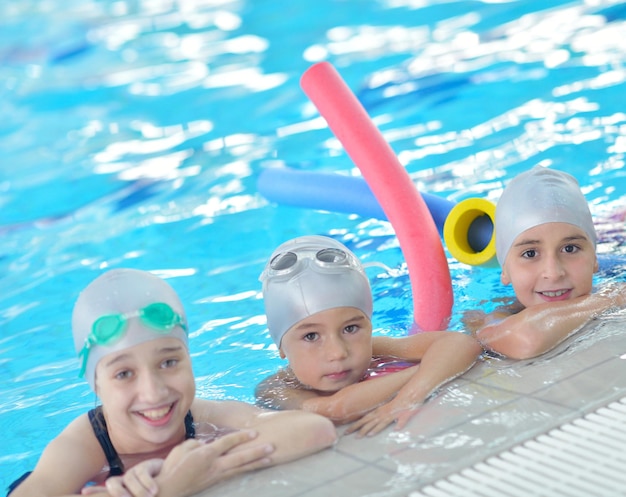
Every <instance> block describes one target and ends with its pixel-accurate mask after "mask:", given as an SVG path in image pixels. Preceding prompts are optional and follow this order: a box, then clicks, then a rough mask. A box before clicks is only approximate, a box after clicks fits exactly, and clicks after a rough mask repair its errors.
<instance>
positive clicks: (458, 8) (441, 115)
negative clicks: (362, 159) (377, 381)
mask: <svg viewBox="0 0 626 497" xmlns="http://www.w3.org/2000/svg"><path fill="white" fill-rule="evenodd" d="M625 29H626V3H624V2H618V1H611V0H594V1H591V0H589V1H582V0H579V1H572V2H566V1H553V2H546V1H545V0H517V1H515V0H511V1H499V2H493V1H469V0H468V1H446V2H441V1H436V0H352V1H348V0H316V1H315V2H313V1H310V0H305V1H302V2H270V1H265V0H262V1H252V0H230V1H229V0H223V1H219V2H217V1H215V2H213V1H206V0H205V1H202V0H195V1H194V0H188V1H186V2H165V1H164V2H142V1H139V0H126V1H124V0H119V1H95V0H70V1H66V0H64V1H61V0H48V1H45V2H44V1H31V2H21V1H18V0H12V1H7V2H2V3H0V111H1V115H2V117H3V119H2V121H1V122H0V149H1V150H2V159H1V168H0V234H1V236H0V285H1V286H0V329H1V336H0V375H1V377H2V378H3V381H2V383H1V384H0V426H2V427H3V428H4V430H3V434H4V440H3V444H2V450H1V452H0V467H1V468H2V469H1V471H0V487H1V488H4V487H6V485H7V484H8V482H9V481H10V480H11V479H12V478H13V477H15V476H17V475H19V474H21V473H22V472H23V471H25V470H27V469H30V468H32V467H33V465H34V464H35V462H36V460H37V458H38V456H39V454H40V452H41V450H42V448H43V447H44V446H45V444H46V443H47V441H48V440H49V439H50V438H51V437H53V436H54V435H55V434H56V433H58V431H59V430H60V429H61V428H62V427H63V426H65V425H66V424H67V423H68V422H69V421H70V420H71V419H72V418H73V417H75V416H76V415H78V414H79V413H82V412H84V411H85V409H87V408H88V407H91V406H92V405H93V404H94V403H95V402H96V399H95V398H94V395H93V394H92V393H90V391H89V389H88V387H87V385H86V384H85V383H84V382H83V381H82V380H80V379H78V378H77V372H78V363H77V361H76V359H75V357H74V353H73V348H72V340H71V334H70V315H71V309H72V305H73V302H74V300H75V298H76V296H77V293H78V292H79V291H80V289H81V288H83V287H84V286H85V285H86V284H87V283H88V282H89V281H90V280H92V279H93V278H94V277H95V276H96V275H98V274H100V272H101V271H102V270H103V269H106V268H112V267H124V266H127V267H136V268H141V269H146V270H151V271H154V272H156V273H157V274H159V275H161V276H163V277H166V278H167V279H168V281H170V283H171V284H172V285H173V286H174V287H175V288H176V290H177V291H178V292H179V294H180V295H181V297H182V299H183V301H184V302H185V303H186V308H187V312H188V316H189V319H190V323H191V330H192V340H191V344H192V345H191V347H192V352H193V356H194V364H195V371H196V374H197V385H198V393H199V395H202V396H207V397H213V398H222V397H224V398H236V399H241V400H247V401H252V400H253V396H252V391H253V387H254V385H255V383H256V382H257V381H258V380H259V379H261V378H263V377H264V376H265V375H266V374H268V373H269V372H272V371H275V370H276V369H277V368H278V367H280V366H281V365H282V364H283V363H282V361H280V360H279V358H278V357H277V354H276V350H275V348H274V347H273V346H272V345H271V344H270V340H269V337H268V336H267V334H266V331H265V321H264V317H263V314H262V301H261V298H260V293H259V292H260V286H259V283H258V281H257V277H258V275H259V273H260V272H261V269H262V267H263V264H264V260H265V258H266V257H267V256H268V255H269V254H270V253H271V251H272V250H273V248H274V247H275V246H276V245H278V244H279V243H280V242H282V241H284V240H286V239H287V238H290V237H293V236H296V235H302V234H309V233H319V234H326V235H331V236H335V237H337V238H339V239H340V240H342V241H343V242H345V243H346V244H347V245H348V246H349V247H350V248H352V249H353V250H354V251H355V252H356V253H357V254H358V255H359V256H360V257H362V258H363V260H365V261H380V262H384V263H385V264H387V265H388V266H390V267H391V268H392V271H391V272H389V273H384V272H382V273H381V272H376V271H373V272H372V273H371V278H372V287H373V292H374V295H375V302H376V305H375V307H376V309H375V315H374V325H375V328H376V330H377V332H379V333H389V334H402V333H404V332H406V330H407V329H408V328H409V326H410V324H411V322H412V312H413V308H412V300H411V288H410V285H409V277H408V274H407V272H406V266H405V264H404V259H403V256H402V252H401V250H400V248H399V245H398V242H397V239H396V238H395V236H394V232H393V229H392V227H391V226H390V225H389V223H387V222H385V221H381V220H377V219H366V218H363V217H360V216H357V215H347V214H343V213H337V212H324V211H319V210H311V209H300V208H297V207H290V206H285V205H276V204H273V203H270V202H268V201H267V200H266V199H264V198H263V197H262V196H261V195H260V194H259V193H258V190H257V187H256V185H257V179H258V177H259V174H260V173H261V171H263V170H264V169H265V168H268V167H277V166H286V167H292V168H296V169H302V170H310V171H319V172H338V173H342V174H358V170H357V169H356V168H355V166H354V164H353V163H352V162H351V161H350V159H349V158H348V157H347V155H346V154H345V153H344V152H343V149H342V148H341V146H340V145H339V143H338V142H337V141H336V140H335V139H333V137H332V134H331V133H330V131H329V130H328V129H327V128H325V127H323V126H320V123H319V121H318V120H317V119H316V117H317V114H316V112H315V109H314V108H313V106H312V104H311V103H310V102H309V100H308V99H307V98H306V96H305V95H304V93H303V92H302V90H301V89H300V87H299V78H300V76H301V75H302V73H303V72H304V71H305V70H306V69H307V68H308V67H309V66H310V65H311V64H312V63H314V62H317V61H320V60H328V61H330V62H332V63H333V64H334V65H335V67H336V68H337V69H338V70H339V71H340V73H341V74H342V76H343V77H344V79H345V80H346V82H347V83H348V84H349V85H350V87H351V88H352V89H353V90H354V91H355V93H356V95H357V96H358V98H359V99H360V100H361V101H362V102H363V104H364V105H365V107H366V109H367V111H368V112H369V114H370V115H371V116H372V117H373V118H374V119H375V122H376V124H377V125H378V126H379V128H380V129H381V130H382V131H383V133H384V135H385V137H386V139H387V140H388V141H389V142H390V144H391V146H392V147H393V149H394V150H395V151H396V153H397V154H398V156H399V158H400V160H401V162H402V163H403V164H404V165H405V166H406V168H407V170H408V171H409V173H410V175H411V177H412V178H413V179H414V181H415V183H416V186H417V187H418V188H419V189H420V190H421V191H423V192H429V193H433V194H437V195H441V196H442V197H443V198H447V199H450V200H452V201H458V200H461V199H463V198H467V197H481V198H487V199H489V200H494V201H495V200H497V198H498V196H499V194H500V191H501V188H502V185H503V183H504V182H506V181H507V180H508V179H510V178H511V177H513V176H515V175H516V174H517V173H519V172H521V171H523V170H525V169H527V168H529V167H530V166H532V165H534V164H537V163H541V164H544V165H547V166H550V167H554V168H557V169H562V170H566V171H568V172H570V173H572V174H574V175H575V176H576V177H577V178H578V180H579V181H580V183H581V186H582V188H583V190H584V192H585V195H586V196H587V198H588V200H589V202H590V204H591V208H592V211H593V214H594V216H596V219H597V220H598V223H599V224H598V228H599V231H600V233H601V243H600V245H599V251H600V253H601V254H606V255H611V256H617V258H618V260H621V258H622V257H626V244H625V242H624V218H623V216H622V214H623V212H624V205H625V203H626V178H625V176H626V173H625V172H624V171H625V170H624V160H625V154H626V140H625V136H626V108H625V106H624V92H625V90H626V85H625V84H624V82H625V81H626V38H625V37H624V36H623V33H624V32H625V31H624V30H625ZM449 264H450V268H451V272H452V278H453V285H454V293H455V307H454V309H453V315H452V318H451V322H450V326H451V327H452V328H453V329H456V330H461V329H462V326H461V324H460V316H461V314H462V312H463V310H464V309H470V308H475V307H477V306H479V305H481V306H483V308H485V309H488V308H489V306H490V305H491V304H490V303H489V302H486V303H483V301H488V300H490V299H491V298H493V297H494V296H506V295H509V292H507V291H506V290H505V289H502V288H501V287H500V285H499V279H498V276H499V273H498V271H497V270H495V269H485V268H472V267H468V266H465V265H462V264H459V263H458V262H456V261H455V260H453V259H452V258H450V259H449ZM621 267H622V266H620V264H619V263H618V264H615V263H613V264H611V265H610V270H605V271H603V272H602V273H601V274H600V275H599V276H598V279H599V280H600V281H604V280H607V279H610V278H619V277H620V276H621Z"/></svg>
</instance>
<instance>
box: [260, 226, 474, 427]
mask: <svg viewBox="0 0 626 497" xmlns="http://www.w3.org/2000/svg"><path fill="white" fill-rule="evenodd" d="M260 279H261V281H262V282H263V298H264V303H265V311H266V315H267V324H268V328H269V332H270V335H271V336H272V339H273V340H274V342H275V343H276V345H277V346H278V348H279V353H280V356H281V357H282V358H283V359H284V358H287V359H288V361H289V365H288V367H287V368H285V369H283V370H281V371H279V372H278V373H277V374H275V375H273V376H271V377H269V378H267V379H265V380H264V381H263V382H261V383H260V384H259V385H258V386H257V389H256V397H257V403H259V404H260V405H263V406H266V407H272V408H274V409H304V410H306V411H312V412H316V413H319V414H323V415H324V416H326V417H328V418H330V419H332V420H333V421H334V422H335V423H336V424H343V423H349V422H354V423H353V425H352V426H351V427H349V429H348V432H357V431H358V433H359V435H374V434H376V433H378V432H380V431H381V430H382V429H384V428H385V427H386V426H388V425H389V424H391V423H393V422H394V421H395V422H396V427H397V429H401V428H403V427H404V426H405V424H406V423H407V421H408V420H409V418H410V417H411V416H412V415H413V414H415V413H416V412H417V411H418V410H419V407H420V406H421V404H422V403H423V402H424V401H425V400H426V399H427V397H428V396H429V395H430V394H431V393H432V392H433V391H434V390H435V389H436V388H437V387H439V386H440V385H442V384H443V383H445V382H447V381H448V380H451V379H452V378H454V377H456V376H457V375H459V374H461V373H463V372H465V371H466V370H468V369H469V368H470V367H471V366H472V365H473V364H474V362H475V360H476V358H477V357H478V355H479V353H480V352H481V348H480V345H479V344H478V343H477V342H476V340H474V339H473V338H472V337H471V336H469V335H465V334H462V333H455V332H447V331H437V332H424V333H418V334H415V335H409V336H406V337H401V338H390V337H384V336H376V337H372V323H371V317H372V293H371V290H370V285H369V281H368V278H367V276H366V274H365V272H364V270H363V266H362V265H361V264H360V262H359V261H358V259H357V258H356V256H355V255H354V254H353V253H352V252H350V250H348V249H347V248H346V247H345V246H344V245H343V244H341V243H340V242H338V241H336V240H333V239H332V238H327V237H323V236H304V237H301V238H295V239H293V240H290V241H288V242H286V243H284V244H282V245H280V246H279V247H278V248H277V249H276V250H275V251H274V253H273V254H272V256H271V258H270V260H269V261H268V263H267V265H266V267H265V270H264V271H263V273H262V275H261V277H260ZM381 363H382V364H381ZM407 363H408V364H407ZM418 363H419V364H418ZM381 366H382V367H381ZM385 369H387V370H388V372H389V373H390V374H383V373H384V370H385ZM368 378H372V379H370V380H369V381H363V380H365V379H368Z"/></svg>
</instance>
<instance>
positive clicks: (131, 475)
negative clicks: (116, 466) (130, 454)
mask: <svg viewBox="0 0 626 497" xmlns="http://www.w3.org/2000/svg"><path fill="white" fill-rule="evenodd" d="M162 466H163V459H148V460H147V461H143V462H141V463H139V464H137V465H136V466H133V467H132V468H130V469H129V470H128V471H126V473H124V474H123V475H122V476H112V477H110V478H108V479H107V481H106V483H105V485H97V486H89V487H85V488H83V489H82V491H81V495H95V494H101V493H106V495H110V496H111V497H153V496H155V495H157V494H158V493H159V486H158V485H157V483H156V481H155V477H156V475H158V474H159V472H160V471H161V467H162Z"/></svg>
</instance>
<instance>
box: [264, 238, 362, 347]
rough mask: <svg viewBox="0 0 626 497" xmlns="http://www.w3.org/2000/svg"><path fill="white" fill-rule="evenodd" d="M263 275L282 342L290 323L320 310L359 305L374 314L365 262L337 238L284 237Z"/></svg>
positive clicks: (268, 310)
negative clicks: (287, 238)
mask: <svg viewBox="0 0 626 497" xmlns="http://www.w3.org/2000/svg"><path fill="white" fill-rule="evenodd" d="M259 280H260V281H262V282H263V301H264V304H265V314H266V315H267V327H268V328H269V331H270V335H271V336H272V339H273V340H274V342H275V343H276V345H278V346H279V347H280V342H281V340H282V338H283V335H284V334H285V333H286V332H287V330H289V328H291V327H292V326H293V325H295V324H296V323H298V322H299V321H302V320H303V319H305V318H307V317H309V316H312V315H313V314H316V313H318V312H322V311H326V310H328V309H334V308H337V307H355V308H357V309H359V310H361V311H362V312H363V313H364V314H365V315H366V316H367V317H368V318H369V319H371V318H372V291H371V289H370V284H369V280H368V278H367V275H366V274H365V271H364V270H363V266H362V265H361V263H360V262H359V260H358V259H357V257H356V256H355V255H354V254H353V253H352V252H350V250H348V249H347V248H346V247H345V245H343V244H342V243H340V242H338V241H336V240H333V239H332V238H328V237H325V236H317V235H311V236H303V237H300V238H294V239H293V240H289V241H288V242H285V243H283V244H282V245H280V246H279V247H278V248H277V249H276V250H275V251H274V253H273V254H272V256H271V257H270V260H269V262H268V263H267V264H266V266H265V269H264V270H263V273H262V274H261V276H260V277H259Z"/></svg>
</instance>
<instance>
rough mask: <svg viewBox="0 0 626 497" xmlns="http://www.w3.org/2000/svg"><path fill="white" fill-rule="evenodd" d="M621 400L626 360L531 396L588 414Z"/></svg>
mask: <svg viewBox="0 0 626 497" xmlns="http://www.w3.org/2000/svg"><path fill="white" fill-rule="evenodd" d="M624 396H626V356H624V358H623V359H622V358H613V359H611V360H607V361H606V362H603V363H601V364H598V365H596V366H595V367H593V368H589V369H587V370H586V371H584V372H582V373H580V374H578V375H575V376H573V377H571V378H569V379H568V380H567V381H564V382H560V383H557V384H555V385H552V386H550V387H548V388H545V389H543V390H541V391H540V392H537V393H535V394H534V395H533V397H537V398H541V399H545V400H547V401H549V402H554V403H558V404H561V405H563V406H567V407H570V408H572V409H576V410H580V411H589V410H591V409H592V408H595V407H597V406H599V405H606V404H608V403H609V402H611V401H612V400H616V399H619V398H621V397H624Z"/></svg>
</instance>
